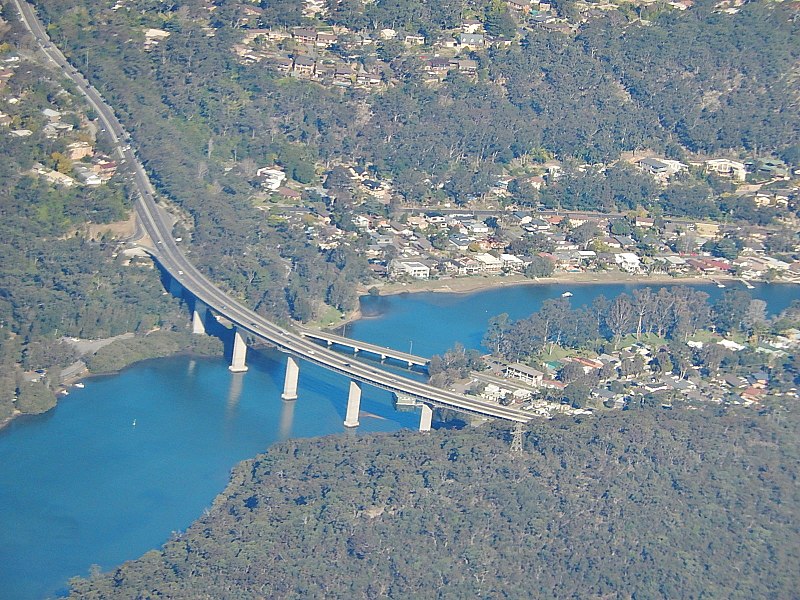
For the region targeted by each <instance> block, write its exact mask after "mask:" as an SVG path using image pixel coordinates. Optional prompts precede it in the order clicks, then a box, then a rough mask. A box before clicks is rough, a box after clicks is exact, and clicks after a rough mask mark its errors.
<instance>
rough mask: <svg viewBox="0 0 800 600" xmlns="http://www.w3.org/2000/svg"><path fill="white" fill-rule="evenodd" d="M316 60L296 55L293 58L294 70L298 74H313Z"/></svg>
mask: <svg viewBox="0 0 800 600" xmlns="http://www.w3.org/2000/svg"><path fill="white" fill-rule="evenodd" d="M315 66H316V62H315V61H314V59H313V58H309V57H308V56H297V57H295V59H294V72H295V73H297V74H298V75H313V74H314V67H315Z"/></svg>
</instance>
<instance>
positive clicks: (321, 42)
mask: <svg viewBox="0 0 800 600" xmlns="http://www.w3.org/2000/svg"><path fill="white" fill-rule="evenodd" d="M337 40H338V38H337V37H336V34H335V33H330V32H328V31H319V32H317V39H316V45H317V47H319V48H328V47H329V46H333V45H334V44H335V43H336V41H337Z"/></svg>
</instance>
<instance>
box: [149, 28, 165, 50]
mask: <svg viewBox="0 0 800 600" xmlns="http://www.w3.org/2000/svg"><path fill="white" fill-rule="evenodd" d="M169 36H170V33H169V31H164V30H163V29H152V28H150V29H145V30H144V49H145V50H146V51H150V50H152V49H153V48H155V47H156V46H157V45H158V43H159V42H162V41H163V40H166V39H167V38H168V37H169Z"/></svg>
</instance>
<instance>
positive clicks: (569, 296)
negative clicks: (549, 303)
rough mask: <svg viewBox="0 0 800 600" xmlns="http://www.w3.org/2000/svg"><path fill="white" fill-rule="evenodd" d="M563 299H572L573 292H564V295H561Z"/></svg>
mask: <svg viewBox="0 0 800 600" xmlns="http://www.w3.org/2000/svg"><path fill="white" fill-rule="evenodd" d="M561 297H562V298H571V297H572V292H564V293H563V294H561Z"/></svg>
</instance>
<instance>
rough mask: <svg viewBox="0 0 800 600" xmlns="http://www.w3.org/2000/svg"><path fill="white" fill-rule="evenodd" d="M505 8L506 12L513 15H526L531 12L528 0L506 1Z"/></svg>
mask: <svg viewBox="0 0 800 600" xmlns="http://www.w3.org/2000/svg"><path fill="white" fill-rule="evenodd" d="M506 6H508V10H510V11H511V12H513V13H519V14H523V15H527V14H528V13H529V12H531V2H530V0H507V1H506Z"/></svg>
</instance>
